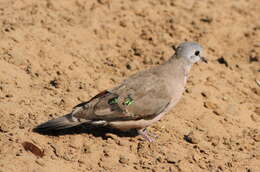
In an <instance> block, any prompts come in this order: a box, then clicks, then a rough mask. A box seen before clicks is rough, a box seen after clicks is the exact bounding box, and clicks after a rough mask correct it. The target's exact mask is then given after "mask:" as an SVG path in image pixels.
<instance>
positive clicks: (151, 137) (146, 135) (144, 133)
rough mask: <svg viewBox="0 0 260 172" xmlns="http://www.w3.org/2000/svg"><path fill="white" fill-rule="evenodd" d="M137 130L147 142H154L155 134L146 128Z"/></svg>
mask: <svg viewBox="0 0 260 172" xmlns="http://www.w3.org/2000/svg"><path fill="white" fill-rule="evenodd" d="M137 132H138V134H140V135H141V136H142V137H143V138H144V139H145V140H147V141H148V142H154V141H155V138H156V137H157V136H156V135H155V134H153V133H150V132H148V131H147V129H146V128H144V129H140V130H137Z"/></svg>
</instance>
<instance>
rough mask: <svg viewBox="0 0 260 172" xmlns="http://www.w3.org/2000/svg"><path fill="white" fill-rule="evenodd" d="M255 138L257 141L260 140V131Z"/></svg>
mask: <svg viewBox="0 0 260 172" xmlns="http://www.w3.org/2000/svg"><path fill="white" fill-rule="evenodd" d="M254 140H255V141H256V142H260V133H259V134H257V135H256V136H255V137H254Z"/></svg>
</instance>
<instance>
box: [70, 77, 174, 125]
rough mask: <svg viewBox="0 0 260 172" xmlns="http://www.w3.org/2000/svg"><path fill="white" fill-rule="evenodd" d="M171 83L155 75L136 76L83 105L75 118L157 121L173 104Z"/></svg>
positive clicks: (75, 114)
mask: <svg viewBox="0 0 260 172" xmlns="http://www.w3.org/2000/svg"><path fill="white" fill-rule="evenodd" d="M167 90H168V88H167V83H166V82H165V81H164V80H163V79H161V78H160V77H158V76H157V75H155V74H153V73H151V72H143V73H141V74H139V75H134V76H132V77H130V78H129V79H128V80H126V81H125V82H124V83H123V84H122V85H120V86H118V87H116V88H114V89H112V90H107V91H104V92H101V93H100V94H98V95H96V96H95V97H93V98H92V99H91V100H90V101H88V102H84V103H81V104H79V105H78V106H76V107H75V108H74V111H73V112H72V115H73V117H75V118H77V119H84V120H92V121H96V120H105V121H121V120H133V119H146V118H153V117H154V116H156V115H158V114H160V113H161V112H162V111H164V109H165V108H166V107H167V106H168V105H169V104H170V101H171V96H170V95H169V93H168V91H167Z"/></svg>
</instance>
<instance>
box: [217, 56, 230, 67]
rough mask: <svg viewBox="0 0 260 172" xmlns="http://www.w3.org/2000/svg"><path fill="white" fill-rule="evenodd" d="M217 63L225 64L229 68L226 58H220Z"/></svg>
mask: <svg viewBox="0 0 260 172" xmlns="http://www.w3.org/2000/svg"><path fill="white" fill-rule="evenodd" d="M217 61H218V62H219V64H224V65H225V66H226V67H228V62H227V61H226V59H225V58H224V57H220V58H218V59H217Z"/></svg>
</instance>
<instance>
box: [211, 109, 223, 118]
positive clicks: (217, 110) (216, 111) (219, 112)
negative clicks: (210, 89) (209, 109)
mask: <svg viewBox="0 0 260 172" xmlns="http://www.w3.org/2000/svg"><path fill="white" fill-rule="evenodd" d="M213 113H214V114H216V115H218V116H223V115H224V112H223V111H222V110H220V109H215V110H213Z"/></svg>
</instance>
